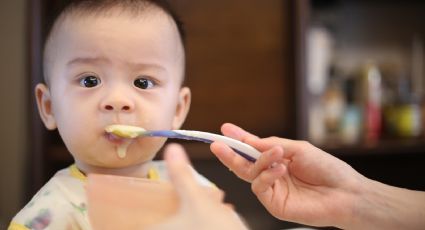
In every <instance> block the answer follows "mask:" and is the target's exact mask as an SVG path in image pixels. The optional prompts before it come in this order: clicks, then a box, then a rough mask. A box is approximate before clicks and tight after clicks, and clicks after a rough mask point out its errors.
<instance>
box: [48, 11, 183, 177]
mask: <svg viewBox="0 0 425 230" xmlns="http://www.w3.org/2000/svg"><path fill="white" fill-rule="evenodd" d="M53 36H55V37H54V39H53V40H52V44H51V45H52V47H53V48H52V49H51V51H52V52H51V54H50V60H51V63H50V65H49V66H50V68H49V69H48V73H49V90H50V95H49V96H50V99H51V113H52V117H53V118H54V121H55V125H56V126H57V128H58V130H59V133H60V135H61V137H62V139H63V140H64V142H65V144H66V146H67V148H68V150H69V151H70V152H71V154H72V155H73V156H74V158H75V160H76V162H77V164H79V166H80V167H82V168H83V169H84V168H85V169H86V170H88V169H89V168H90V167H100V168H125V167H131V166H135V165H137V164H141V163H144V162H146V161H148V160H150V159H152V158H153V157H154V155H155V154H156V153H157V151H158V150H159V149H160V148H161V146H162V145H163V144H164V141H165V140H164V139H162V138H139V139H137V140H134V141H132V143H131V144H130V145H129V147H128V150H127V155H126V157H124V158H120V157H118V156H117V148H119V146H120V145H122V144H124V143H123V141H122V140H117V139H115V138H111V136H110V135H108V134H106V133H105V130H104V129H105V127H106V126H108V125H111V124H126V125H135V126H140V127H143V128H145V129H148V130H149V129H177V128H179V127H180V126H181V124H182V122H183V121H184V119H185V116H186V112H187V110H188V107H189V104H190V91H189V89H187V88H181V81H182V73H183V68H184V67H183V62H184V54H183V48H182V46H181V43H180V40H179V35H178V32H177V29H176V27H175V25H174V24H173V23H172V21H171V19H170V18H168V16H166V15H165V14H164V13H162V12H153V13H149V12H147V14H146V15H144V16H141V17H140V16H139V17H134V16H132V15H127V14H126V13H123V12H120V13H115V14H111V15H108V16H103V15H93V16H87V15H86V16H82V17H76V16H71V17H68V18H66V19H65V20H64V21H63V22H62V24H61V26H59V27H58V28H57V30H56V32H55V34H54V35H53ZM41 104H42V103H41ZM48 127H49V126H48ZM50 128H52V127H50Z"/></svg>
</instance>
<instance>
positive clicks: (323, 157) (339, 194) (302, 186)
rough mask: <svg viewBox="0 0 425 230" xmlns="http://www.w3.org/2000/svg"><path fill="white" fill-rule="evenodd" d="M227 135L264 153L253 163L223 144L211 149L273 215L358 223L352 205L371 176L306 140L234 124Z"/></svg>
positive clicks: (318, 222) (306, 221)
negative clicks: (258, 134)
mask: <svg viewBox="0 0 425 230" xmlns="http://www.w3.org/2000/svg"><path fill="white" fill-rule="evenodd" d="M222 132H223V134H224V135H226V136H228V137H231V138H234V139H237V140H240V141H242V142H245V143H247V144H249V145H252V146H253V147H254V148H256V149H258V150H259V151H261V152H262V155H261V156H260V158H259V159H258V160H257V161H256V162H255V163H252V162H249V161H247V160H245V159H244V158H242V157H241V156H239V155H238V154H236V153H235V152H234V151H233V150H232V149H231V148H229V147H228V146H227V145H225V144H223V143H218V142H216V143H213V144H212V145H211V151H212V152H213V153H214V154H215V155H216V156H217V157H218V158H219V159H220V161H221V162H222V163H223V164H224V165H226V166H227V167H228V168H229V169H231V170H232V171H233V172H234V173H235V174H236V175H237V176H238V177H240V178H241V179H243V180H245V181H247V182H250V183H252V191H253V192H254V193H255V194H256V196H257V198H258V199H259V200H260V202H261V203H262V204H263V205H264V206H265V207H266V209H267V210H268V211H269V212H270V213H271V214H272V215H274V216H275V217H277V218H279V219H282V220H288V221H293V222H298V223H303V224H307V225H314V226H337V227H343V228H344V227H347V226H350V227H354V226H357V225H356V224H357V223H354V222H355V220H354V219H353V218H352V217H353V215H354V213H353V210H355V209H353V208H352V207H353V206H355V204H356V202H357V201H358V200H359V196H360V194H361V192H362V191H364V188H365V186H367V185H368V184H370V183H369V180H368V179H367V178H365V177H364V176H362V175H361V174H359V173H358V172H356V171H355V170H354V169H353V168H352V167H350V166H349V165H348V164H346V163H345V162H343V161H341V160H339V159H337V158H335V157H333V156H332V155H330V154H328V153H326V152H324V151H322V150H320V149H318V148H316V147H315V146H313V145H311V144H309V143H308V142H305V141H294V140H288V139H283V138H277V137H270V138H264V139H260V138H258V137H256V136H254V135H252V134H250V133H248V132H246V131H244V130H243V129H241V128H239V127H237V126H235V125H232V124H224V125H223V126H222Z"/></svg>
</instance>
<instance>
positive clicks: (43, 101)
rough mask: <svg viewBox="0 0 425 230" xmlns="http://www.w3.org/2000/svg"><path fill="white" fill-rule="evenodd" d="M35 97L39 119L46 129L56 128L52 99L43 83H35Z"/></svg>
mask: <svg viewBox="0 0 425 230" xmlns="http://www.w3.org/2000/svg"><path fill="white" fill-rule="evenodd" d="M35 97H36V99H37V107H38V112H39V113H40V117H41V120H43V123H44V125H45V126H46V128H47V129H49V130H53V129H56V120H55V117H54V116H53V112H52V100H51V97H50V90H49V89H48V88H47V86H46V85H45V84H37V86H36V87H35Z"/></svg>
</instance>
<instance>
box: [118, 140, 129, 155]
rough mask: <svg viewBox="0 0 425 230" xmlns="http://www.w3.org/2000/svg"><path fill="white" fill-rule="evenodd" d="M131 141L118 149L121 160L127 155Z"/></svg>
mask: <svg viewBox="0 0 425 230" xmlns="http://www.w3.org/2000/svg"><path fill="white" fill-rule="evenodd" d="M130 143H131V141H129V140H127V141H125V142H124V143H123V144H121V145H120V146H118V147H117V154H118V157H119V158H124V157H125V156H126V155H127V148H128V146H129V145H130Z"/></svg>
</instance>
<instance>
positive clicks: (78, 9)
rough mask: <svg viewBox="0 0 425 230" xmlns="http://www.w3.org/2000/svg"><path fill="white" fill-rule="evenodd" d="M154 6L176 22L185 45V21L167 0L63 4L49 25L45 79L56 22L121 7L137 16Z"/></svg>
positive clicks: (81, 0)
mask: <svg viewBox="0 0 425 230" xmlns="http://www.w3.org/2000/svg"><path fill="white" fill-rule="evenodd" d="M152 7H154V8H155V7H156V8H158V9H160V10H162V11H163V12H164V13H165V14H167V15H168V16H170V18H171V19H172V20H173V21H174V23H175V24H176V27H177V30H178V33H179V37H180V40H181V43H182V47H183V49H184V47H185V40H186V38H185V31H184V28H183V23H182V21H181V20H180V18H179V17H178V16H177V14H176V13H175V11H174V9H173V8H172V7H171V5H170V4H169V2H168V1H167V0H69V1H65V3H64V4H62V9H61V10H60V12H59V14H58V15H57V16H56V17H55V20H54V21H52V23H51V24H50V25H48V26H47V27H48V30H47V31H48V33H47V36H46V40H45V44H44V61H43V62H44V64H43V67H44V68H45V69H44V80H45V83H47V84H48V76H47V75H48V74H47V73H46V64H47V63H46V62H48V60H47V57H46V53H47V52H48V51H46V47H47V46H48V43H49V40H50V39H51V37H52V33H53V31H54V30H55V29H54V27H55V25H56V24H58V23H60V21H61V20H63V18H65V17H67V16H69V15H72V14H77V15H78V14H82V15H86V14H94V15H95V14H102V13H107V12H109V11H110V10H114V9H116V8H120V9H121V10H122V11H123V12H128V13H133V14H134V15H135V16H138V15H141V14H142V13H143V12H144V11H146V10H150V9H151V8H152Z"/></svg>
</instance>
